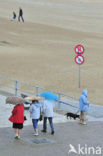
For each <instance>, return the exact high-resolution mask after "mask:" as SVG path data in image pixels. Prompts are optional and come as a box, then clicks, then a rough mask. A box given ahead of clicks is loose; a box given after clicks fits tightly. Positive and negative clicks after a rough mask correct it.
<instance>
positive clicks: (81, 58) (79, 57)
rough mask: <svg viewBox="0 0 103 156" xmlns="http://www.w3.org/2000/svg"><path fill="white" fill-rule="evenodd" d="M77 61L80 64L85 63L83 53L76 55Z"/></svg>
mask: <svg viewBox="0 0 103 156" xmlns="http://www.w3.org/2000/svg"><path fill="white" fill-rule="evenodd" d="M75 62H76V63H77V64H79V65H81V64H83V63H84V57H83V56H81V55H77V56H76V57H75Z"/></svg>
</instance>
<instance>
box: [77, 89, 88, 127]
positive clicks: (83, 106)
mask: <svg viewBox="0 0 103 156" xmlns="http://www.w3.org/2000/svg"><path fill="white" fill-rule="evenodd" d="M87 93H88V91H87V90H83V91H82V95H81V96H80V99H79V104H80V108H79V109H80V123H81V124H83V125H86V124H87V123H86V113H87V111H88V108H89V104H90V102H89V101H88V100H87Z"/></svg>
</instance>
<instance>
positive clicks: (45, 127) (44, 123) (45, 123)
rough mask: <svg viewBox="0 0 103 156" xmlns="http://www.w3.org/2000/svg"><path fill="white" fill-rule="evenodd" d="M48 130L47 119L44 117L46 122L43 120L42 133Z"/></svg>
mask: <svg viewBox="0 0 103 156" xmlns="http://www.w3.org/2000/svg"><path fill="white" fill-rule="evenodd" d="M46 130H47V117H44V120H43V130H42V132H46Z"/></svg>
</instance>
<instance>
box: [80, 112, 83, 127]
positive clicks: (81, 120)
mask: <svg viewBox="0 0 103 156" xmlns="http://www.w3.org/2000/svg"><path fill="white" fill-rule="evenodd" d="M82 122H83V111H80V123H81V124H82Z"/></svg>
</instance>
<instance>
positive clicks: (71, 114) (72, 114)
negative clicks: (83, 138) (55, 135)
mask: <svg viewBox="0 0 103 156" xmlns="http://www.w3.org/2000/svg"><path fill="white" fill-rule="evenodd" d="M65 115H66V116H67V119H68V117H70V119H71V118H74V120H76V118H79V117H80V115H78V114H74V113H70V112H68V113H66V114H65Z"/></svg>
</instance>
